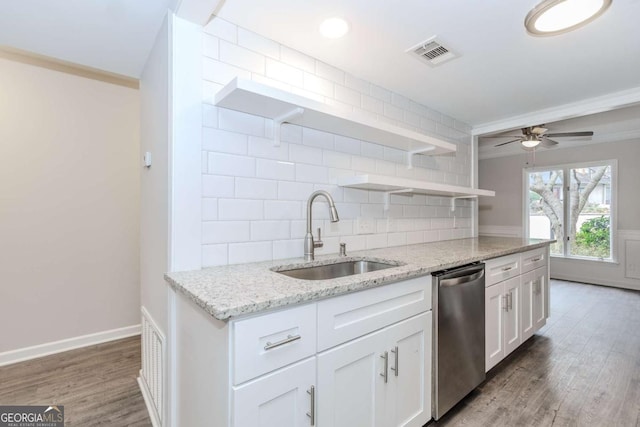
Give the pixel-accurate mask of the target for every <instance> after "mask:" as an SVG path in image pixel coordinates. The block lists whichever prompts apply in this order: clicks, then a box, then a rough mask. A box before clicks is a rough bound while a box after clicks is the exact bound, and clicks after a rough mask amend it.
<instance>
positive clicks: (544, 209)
mask: <svg viewBox="0 0 640 427" xmlns="http://www.w3.org/2000/svg"><path fill="white" fill-rule="evenodd" d="M563 182H564V181H563V176H562V170H560V169H557V170H549V171H544V172H530V173H529V237H530V238H533V239H557V240H558V241H557V242H556V243H554V244H553V245H551V254H553V255H562V254H563V239H562V236H563V227H564V211H563V209H564V207H563V203H564V201H563V194H564V193H563V191H562V185H563Z"/></svg>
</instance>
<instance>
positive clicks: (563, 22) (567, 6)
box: [524, 0, 612, 36]
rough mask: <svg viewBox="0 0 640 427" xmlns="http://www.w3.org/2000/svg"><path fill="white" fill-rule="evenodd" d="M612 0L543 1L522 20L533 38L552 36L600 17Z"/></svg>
mask: <svg viewBox="0 0 640 427" xmlns="http://www.w3.org/2000/svg"><path fill="white" fill-rule="evenodd" d="M611 1H612V0H544V1H543V2H541V3H540V4H538V5H537V6H536V7H534V8H533V9H532V10H531V12H529V13H528V14H527V17H526V18H525V19H524V26H525V27H526V28H527V31H528V32H529V33H530V34H533V35H534V36H553V35H556V34H561V33H566V32H567V31H571V30H575V29H576V28H579V27H581V26H583V25H586V24H588V23H589V22H591V21H593V20H594V19H596V18H597V17H598V16H600V15H602V14H603V13H604V11H605V10H607V8H608V7H609V6H610V5H611Z"/></svg>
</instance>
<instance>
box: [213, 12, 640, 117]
mask: <svg viewBox="0 0 640 427" xmlns="http://www.w3.org/2000/svg"><path fill="white" fill-rule="evenodd" d="M538 1H539V0H519V1H504V0H485V1H469V0H429V1H426V0H403V1H402V2H397V1H389V0H350V1H345V0H315V1H300V0H270V1H264V0H226V1H225V2H223V4H222V6H220V7H219V9H218V12H217V15H218V16H220V17H222V18H224V19H226V20H229V21H231V22H234V23H236V24H239V25H241V26H243V27H245V28H248V29H250V30H252V31H254V32H257V33H259V34H262V35H265V36H267V37H269V38H271V39H274V40H276V41H278V42H280V43H282V44H285V45H287V46H290V47H292V48H295V49H297V50H300V51H302V52H305V53H307V54H309V55H311V56H313V57H316V58H319V59H321V60H323V61H325V62H327V63H329V64H332V65H334V66H337V67H339V68H342V69H344V70H346V71H348V72H350V73H352V74H354V75H356V76H358V77H361V78H364V79H367V80H369V81H372V82H374V83H377V84H379V85H381V86H383V87H386V88H389V89H391V90H394V91H396V92H399V93H401V94H404V95H406V96H408V97H409V98H412V99H414V100H416V101H418V102H420V103H422V104H425V105H428V106H429V107H432V108H435V109H437V110H439V111H441V112H443V113H446V114H448V115H450V116H453V117H455V118H457V119H459V120H462V121H464V122H466V123H468V124H470V125H473V126H478V125H481V124H484V123H488V122H493V121H498V120H501V119H503V118H507V117H512V116H515V115H522V114H525V113H528V112H531V111H537V110H541V109H545V108H550V107H553V106H557V105H562V104H567V103H572V102H575V101H579V100H583V99H587V98H592V97H597V96H602V95H605V94H609V93H612V92H617V91H621V90H626V89H629V88H640V25H638V20H637V18H638V16H640V0H614V1H613V4H612V6H611V8H610V9H609V10H608V11H607V12H606V13H605V14H604V15H603V16H601V17H600V18H599V19H597V20H596V21H594V22H592V23H591V24H589V25H588V26H586V27H584V28H581V29H579V30H577V31H573V32H570V33H567V34H564V35H560V36H556V37H546V38H545V37H543V38H541V37H532V36H530V35H528V34H527V33H526V31H525V29H524V25H523V21H524V17H525V16H526V15H527V12H528V11H529V10H530V9H531V8H533V7H534V6H535V5H536V4H537V3H538ZM331 16H342V17H344V18H346V19H347V20H348V21H349V22H350V24H351V31H350V32H349V33H348V34H347V36H346V37H344V38H342V39H339V40H328V39H324V38H323V37H321V36H320V35H319V33H318V31H317V28H318V25H319V23H320V22H321V21H322V20H323V19H324V18H327V17H331ZM433 35H437V36H438V37H439V38H440V39H441V40H442V42H443V43H444V44H445V45H446V46H447V47H449V48H450V49H451V50H453V51H455V52H456V53H458V54H459V55H460V57H459V58H457V59H455V60H453V61H451V62H448V63H445V64H442V65H441V66H439V67H436V68H430V67H429V66H428V65H425V64H423V63H422V62H420V61H418V60H416V59H414V58H412V57H410V56H409V55H407V54H406V53H405V50H406V49H408V48H410V47H412V46H414V45H416V44H417V43H419V42H421V41H423V40H425V39H427V38H429V37H431V36H433Z"/></svg>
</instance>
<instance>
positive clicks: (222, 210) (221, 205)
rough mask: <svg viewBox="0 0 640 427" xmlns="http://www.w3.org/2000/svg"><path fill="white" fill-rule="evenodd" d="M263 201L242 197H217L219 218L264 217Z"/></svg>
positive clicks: (248, 218) (242, 218)
mask: <svg viewBox="0 0 640 427" xmlns="http://www.w3.org/2000/svg"><path fill="white" fill-rule="evenodd" d="M264 203H265V202H264V201H262V200H243V199H219V200H218V218H219V219H220V220H252V219H253V220H256V219H263V218H264Z"/></svg>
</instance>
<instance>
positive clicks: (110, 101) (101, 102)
mask: <svg viewBox="0 0 640 427" xmlns="http://www.w3.org/2000/svg"><path fill="white" fill-rule="evenodd" d="M0 87H2V96H0V122H1V125H0V277H2V285H0V325H2V327H1V328H0V353H2V352H8V351H11V350H19V349H24V348H26V347H31V346H36V345H41V344H45V343H51V342H54V341H59V340H65V339H70V338H74V337H78V336H84V335H88V334H95V333H101V332H104V331H109V330H114V329H119V328H125V327H129V326H132V325H133V326H134V329H135V325H139V324H140V320H139V305H140V298H139V266H138V259H139V258H138V251H139V239H138V230H139V219H138V212H139V188H140V187H139V176H138V167H139V163H138V162H139V157H138V149H139V99H138V91H137V90H136V89H131V88H126V87H122V86H117V85H113V84H109V83H104V82H101V81H96V80H90V79H87V78H83V77H78V76H75V75H70V74H65V73H61V72H57V71H51V70H49V69H46V68H40V67H37V66H33V65H26V64H23V63H20V62H13V61H9V60H6V59H0ZM14 353H15V352H14ZM18 353H19V352H18Z"/></svg>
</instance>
